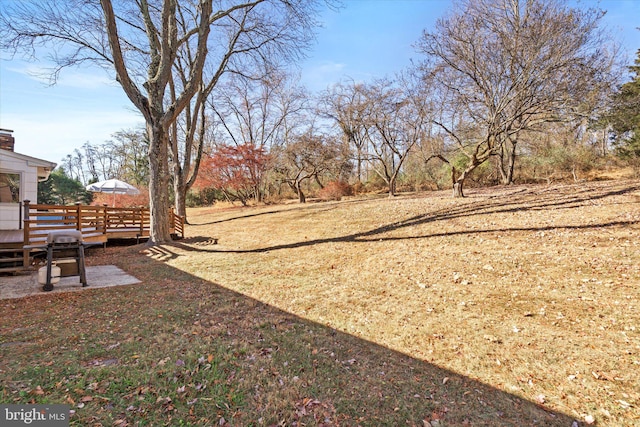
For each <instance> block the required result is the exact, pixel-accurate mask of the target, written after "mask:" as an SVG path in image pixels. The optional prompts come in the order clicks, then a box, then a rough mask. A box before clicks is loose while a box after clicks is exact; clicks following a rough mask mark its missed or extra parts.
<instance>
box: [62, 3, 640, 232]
mask: <svg viewBox="0 0 640 427" xmlns="http://www.w3.org/2000/svg"><path fill="white" fill-rule="evenodd" d="M206 3H210V2H206ZM231 3H233V2H230V5H231ZM261 3H262V1H256V2H255V3H254V2H249V3H238V4H237V5H235V6H233V5H232V6H230V8H229V9H228V10H226V12H224V13H223V12H220V13H222V15H216V14H215V13H213V15H211V16H212V18H211V22H212V23H214V24H215V23H219V24H221V25H220V27H215V25H214V27H212V28H213V30H215V31H217V30H219V29H220V28H227V30H228V31H227V32H225V33H224V34H225V36H224V37H225V38H224V40H226V41H227V45H224V46H219V49H218V50H216V55H217V56H215V58H217V59H216V60H214V61H211V62H207V61H204V63H203V62H202V61H203V59H202V58H201V57H200V56H199V52H201V51H200V50H199V49H198V46H197V45H196V43H195V41H197V40H194V41H193V42H191V43H190V44H185V45H184V46H183V47H184V49H182V48H180V49H177V50H176V51H175V52H174V56H173V57H172V58H170V59H166V58H163V57H162V55H161V52H160V50H158V46H152V48H151V49H140V50H139V52H150V54H151V56H152V60H151V61H150V62H149V61H147V60H143V61H141V62H144V63H148V66H149V67H152V68H153V67H158V66H161V65H162V64H164V62H162V61H165V60H167V61H169V60H170V61H173V62H171V64H172V65H171V72H170V73H169V74H167V75H162V76H163V78H167V79H168V80H167V82H170V84H169V83H167V87H166V88H167V90H166V92H164V94H163V95H162V99H163V101H162V103H163V105H164V107H162V108H160V106H159V105H160V104H158V103H159V102H160V98H157V99H155V98H154V99H153V100H152V101H153V102H154V103H155V104H154V105H158V107H157V108H158V111H159V112H161V113H162V114H164V116H162V117H160V116H158V117H150V116H149V117H147V116H145V117H146V127H145V129H141V130H128V131H121V132H119V133H117V134H116V135H114V138H113V140H112V141H108V142H105V143H103V144H97V145H95V144H89V143H87V144H85V145H84V146H83V147H81V148H79V149H77V150H76V151H75V152H74V153H73V154H70V155H69V156H67V158H66V159H65V160H64V161H63V168H64V170H65V172H66V174H67V175H68V176H69V177H71V178H73V179H77V180H79V181H81V182H82V183H89V182H91V181H95V180H100V179H105V178H111V177H117V178H121V179H124V180H127V181H129V182H132V183H134V184H137V185H149V186H150V187H152V188H151V192H150V194H151V196H152V197H151V200H152V202H153V200H156V199H157V200H160V199H162V200H164V199H163V198H164V197H167V198H168V199H169V200H170V201H171V203H174V204H175V206H176V208H177V210H178V212H181V213H182V214H185V213H186V210H185V208H186V205H187V204H192V205H196V204H207V203H212V202H214V201H215V200H230V201H239V202H240V203H243V204H246V203H248V202H250V201H264V200H269V199H275V198H282V197H290V196H294V197H296V198H297V199H298V200H299V201H300V202H304V201H305V200H307V198H308V197H309V196H310V195H312V196H314V195H320V194H323V191H324V194H327V193H330V192H329V191H328V190H325V189H326V188H327V186H329V187H330V188H331V189H332V190H331V192H333V193H335V191H336V189H341V190H340V191H344V192H351V191H385V192H387V193H388V194H389V195H390V196H393V195H394V194H396V192H397V191H402V190H424V189H443V188H452V189H453V194H454V196H456V197H462V196H464V189H465V187H468V186H469V185H493V184H504V185H508V184H512V183H514V182H532V181H550V180H555V179H567V178H569V179H576V180H577V179H581V177H584V176H585V173H586V172H588V171H589V170H590V169H592V168H596V167H598V166H600V165H602V164H604V163H606V162H613V161H628V162H630V163H631V164H636V165H637V164H638V163H640V162H638V160H637V159H638V158H640V149H639V148H638V147H639V146H640V143H638V127H639V124H638V123H639V120H640V119H639V118H638V115H637V111H638V102H639V101H638V97H639V93H640V89H638V88H639V86H638V84H639V83H638V82H639V80H640V77H639V75H640V52H639V58H638V60H637V61H636V65H635V66H632V67H630V71H631V72H632V74H633V78H632V80H631V81H630V82H627V83H624V84H621V83H622V81H623V77H622V71H623V68H622V67H621V66H620V64H619V59H620V57H619V52H618V48H617V46H616V45H615V42H614V40H613V39H612V38H611V37H610V36H609V35H608V34H607V33H606V31H605V29H603V28H602V26H601V20H602V16H603V14H604V12H603V11H601V10H599V9H596V8H580V9H578V8H573V7H570V6H568V5H567V4H566V3H565V2H563V1H560V0H528V1H520V0H459V1H456V2H454V6H453V9H452V10H451V11H450V13H448V14H447V15H446V16H444V17H442V18H440V19H439V20H438V21H437V23H436V25H435V27H434V28H433V29H430V30H425V31H424V32H423V34H422V36H421V37H420V39H419V40H417V41H416V45H415V47H416V49H417V51H418V53H419V54H420V58H419V61H417V62H416V63H415V64H414V65H412V66H411V67H410V68H408V69H406V70H403V71H401V72H399V73H398V74H397V75H395V76H390V77H386V78H382V79H374V80H371V81H354V80H348V79H346V80H343V81H341V82H338V83H336V84H333V85H331V86H330V87H328V88H327V89H326V90H324V91H322V92H321V93H317V94H311V93H309V92H308V91H307V90H306V89H305V88H304V87H301V86H300V85H299V84H298V83H297V82H298V79H297V77H296V75H295V74H294V73H291V72H288V71H287V70H288V68H287V64H288V63H289V62H290V61H291V60H292V59H295V57H296V55H297V52H299V49H298V48H295V47H294V45H296V43H299V46H301V47H304V46H306V43H308V41H309V39H308V38H307V37H306V36H304V35H303V34H302V32H303V31H304V29H305V28H310V26H311V25H312V22H311V18H310V17H311V16H313V13H314V10H313V9H314V7H315V5H317V3H313V2H312V3H309V4H308V6H307V7H305V8H303V9H300V10H302V11H303V12H300V13H299V14H297V15H295V16H292V15H290V14H291V13H292V11H293V9H291V8H290V6H291V5H289V4H288V3H286V2H283V3H280V2H278V1H275V0H274V1H272V2H271V4H272V5H274V7H275V6H276V5H278V7H280V6H282V8H281V9H278V8H277V7H276V8H275V9H271V10H270V9H265V10H263V11H260V12H259V13H258V9H257V6H258V5H260V4H261ZM163 4H164V3H163ZM109 5H110V2H108V1H103V9H104V13H106V16H107V22H110V19H111V17H110V16H109V15H110V14H111V13H113V14H115V15H118V14H122V15H123V16H124V15H126V13H128V12H127V11H123V10H109V7H105V6H109ZM186 7H187V6H182V5H179V6H178V9H179V10H177V12H180V11H182V12H184V11H185V10H186ZM182 8H185V10H182ZM163 10H165V9H163ZM143 12H144V13H145V14H147V15H149V16H150V14H151V11H150V10H143ZM204 13H205V12H204V11H202V10H197V11H196V12H194V13H193V16H194V17H196V18H197V17H201V16H202V14H204ZM206 13H210V12H206ZM211 13H212V12H211ZM172 14H174V15H172ZM271 14H272V15H271ZM305 14H306V15H305ZM179 15H180V14H179V13H176V10H169V9H166V10H165V15H163V16H164V17H165V18H166V17H167V16H174V17H176V22H177V23H178V27H179V28H177V29H175V30H176V31H177V32H178V33H180V34H185V35H195V34H196V33H198V31H201V32H202V31H204V29H203V27H202V26H198V25H203V24H202V22H199V21H197V20H196V21H194V22H187V21H185V20H184V19H183V20H182V21H181V20H180V19H179V18H178V16H179ZM143 16H146V15H143ZM267 16H270V18H269V19H268V20H265V19H266V18H267ZM226 18H230V19H229V21H228V22H227V21H224V19H226ZM287 19H289V21H287ZM217 20H221V21H217ZM115 22H116V21H113V22H112V23H113V24H114V25H115ZM123 22H124V21H123ZM223 22H226V24H225V25H228V27H224V25H222V23H223ZM292 22H296V25H298V26H297V27H291V26H290V25H292ZM189 25H191V27H189ZM145 26H147V27H145ZM145 28H146V30H145V31H147V32H150V31H154V30H156V29H155V28H152V26H151V21H148V22H143V23H141V25H140V26H139V27H136V28H135V29H136V30H138V29H145ZM278 28H279V29H280V30H282V28H287V31H290V33H285V32H277V31H276V30H277V29H278ZM231 29H234V31H235V32H234V31H231ZM253 31H255V33H253ZM272 31H276V32H275V34H278V35H279V37H282V38H280V39H269V38H268V36H267V35H268V34H271V33H270V32H272ZM109 34H111V33H109ZM158 34H159V35H158V39H157V40H156V41H157V42H159V43H160V42H162V40H163V38H162V37H165V36H166V34H164V33H162V34H160V33H158ZM251 34H253V35H255V38H252V37H253V36H251ZM204 36H205V34H204V33H202V34H200V36H199V37H204ZM285 36H286V37H285ZM122 37H126V36H122ZM261 37H265V38H264V39H261ZM135 40H136V41H138V40H137V39H135ZM150 40H154V39H152V38H151V39H150ZM198 40H199V39H198ZM260 40H262V41H260ZM178 41H181V40H178ZM261 43H264V44H261ZM270 43H273V44H270ZM113 44H114V40H111V45H112V50H113ZM265 46H270V47H269V48H266V47H265ZM114 52H115V53H116V54H117V53H118V52H117V51H114ZM156 53H157V54H158V55H159V56H153V55H154V54H156ZM106 58H107V59H108V60H111V59H114V60H117V61H116V62H117V63H116V65H117V66H119V65H118V64H120V62H119V61H120V60H121V59H123V58H119V57H118V56H117V55H116V56H115V57H113V58H112V57H111V56H110V55H107V56H106ZM154 58H155V59H154ZM139 59H140V58H139ZM154 61H159V62H157V63H156V62H154ZM63 65H65V64H61V66H63ZM116 68H117V67H116ZM117 69H118V68H117ZM118 70H119V72H118V76H119V78H120V81H121V82H122V81H125V83H126V79H125V77H126V75H125V74H124V70H122V69H118ZM141 70H147V71H148V69H146V68H143V69H141ZM153 70H155V71H156V72H158V73H159V72H160V68H153ZM145 72H146V71H145ZM194 72H196V73H201V75H200V77H199V78H198V79H197V80H198V85H197V87H195V88H194V87H193V84H192V83H193V76H194ZM143 74H144V73H142V72H140V75H141V76H142V75H143ZM146 75H150V74H148V73H147V74H146ZM158 75H160V74H158ZM129 77H131V78H132V79H133V77H132V76H129ZM136 78H138V77H136ZM140 79H141V80H140V81H137V80H136V81H131V82H129V83H130V85H129V87H128V88H125V91H126V93H127V94H128V95H129V97H130V98H135V100H137V99H138V98H137V97H139V96H140V94H139V93H138V92H136V90H135V88H134V87H133V86H132V85H134V83H135V84H140V83H144V82H143V81H144V78H142V77H140ZM129 83H128V84H129ZM151 84H156V81H155V80H154V81H153V82H146V83H144V84H143V86H144V85H147V86H144V87H145V88H146V90H147V91H150V92H148V94H149V96H151V95H153V96H156V95H154V94H152V93H151V89H153V88H152V86H148V85H151ZM150 88H151V89H150ZM185 93H187V94H189V98H188V100H187V99H185V96H187V95H185ZM158 96H159V95H158ZM149 99H150V98H149ZM135 102H138V101H135ZM135 102H134V104H135ZM145 102H147V101H144V102H143V101H140V104H139V105H138V104H136V105H137V106H138V107H139V109H140V108H141V109H142V110H141V111H143V113H144V112H145V111H146V110H145V108H147V107H146V105H147V104H145ZM149 114H150V113H149ZM149 114H148V115H149ZM171 114H172V115H171ZM160 124H161V125H162V126H160V127H162V129H155V128H154V126H155V125H160ZM154 129H155V130H154ZM153 132H156V133H155V134H154V133H153ZM163 132H164V133H163ZM612 155H616V156H617V157H615V158H614V157H613V156H612ZM165 158H166V169H164V168H165V165H164V163H163V161H164V160H163V159H165ZM158 174H160V175H158ZM169 184H171V185H169ZM337 197H339V195H338V196H337ZM163 203H164V202H163ZM160 234H162V233H160ZM160 240H161V239H160Z"/></svg>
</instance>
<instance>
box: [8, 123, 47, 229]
mask: <svg viewBox="0 0 640 427" xmlns="http://www.w3.org/2000/svg"><path fill="white" fill-rule="evenodd" d="M14 146H15V140H14V138H13V131H11V130H8V129H0V230H19V229H21V228H22V212H21V211H22V202H23V201H24V200H30V201H31V203H34V204H35V203H37V202H38V182H39V181H45V180H46V179H47V178H49V174H50V173H51V171H53V169H55V167H56V164H55V163H53V162H50V161H48V160H42V159H37V158H35V157H31V156H27V155H24V154H20V153H16V152H15V151H14Z"/></svg>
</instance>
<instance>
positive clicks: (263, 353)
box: [128, 259, 576, 427]
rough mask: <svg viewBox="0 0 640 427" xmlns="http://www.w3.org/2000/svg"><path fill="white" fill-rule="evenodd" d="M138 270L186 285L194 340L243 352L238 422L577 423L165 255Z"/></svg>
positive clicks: (182, 300)
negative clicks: (176, 264)
mask: <svg viewBox="0 0 640 427" xmlns="http://www.w3.org/2000/svg"><path fill="white" fill-rule="evenodd" d="M144 264H146V265H147V266H146V267H145V266H144ZM142 268H151V269H154V270H156V271H162V273H161V274H162V275H163V276H168V277H172V280H174V281H177V282H180V283H183V284H184V285H185V288H184V289H183V294H182V297H179V298H180V303H181V304H186V305H187V306H189V305H192V307H193V312H192V317H191V319H188V320H187V321H186V322H185V324H186V325H189V327H190V328H191V331H186V332H187V333H190V334H191V335H193V336H194V337H197V338H194V339H197V340H199V339H206V337H214V339H217V340H221V341H223V343H224V344H226V346H227V347H229V348H231V349H233V351H234V352H235V353H236V354H238V355H240V356H239V361H238V367H239V372H237V373H236V375H237V376H238V377H244V378H251V379H252V380H251V381H250V384H246V390H245V392H246V393H247V398H246V405H248V407H247V408H245V409H243V410H241V412H244V413H245V414H244V415H243V417H244V418H243V419H242V421H241V422H240V424H239V425H246V423H247V422H249V421H256V420H257V419H258V418H260V417H261V416H263V417H265V419H263V422H264V424H265V425H276V424H277V425H325V426H331V425H363V426H364V425H371V426H381V425H388V426H397V425H415V426H421V427H423V426H425V425H426V426H428V425H429V424H426V423H425V421H426V422H434V424H433V425H434V426H435V425H455V426H461V425H473V426H480V425H486V426H529V425H531V426H534V425H545V426H571V425H572V423H573V422H574V420H573V419H572V418H571V417H570V416H569V415H567V414H563V413H559V412H556V411H552V410H549V409H547V408H545V407H543V406H542V405H539V404H536V403H534V402H531V401H528V400H526V399H523V398H522V397H519V396H516V395H514V394H511V393H508V392H505V391H503V390H499V389H497V388H495V387H492V386H491V385H488V384H484V383H482V382H480V381H477V380H475V379H473V378H469V377H467V376H464V375H459V374H457V373H455V372H452V371H449V370H447V369H444V368H441V367H439V366H436V365H433V364H431V363H428V362H426V361H424V360H419V359H416V358H413V357H411V356H409V355H406V354H402V353H399V352H397V351H394V350H391V349H389V348H386V347H384V346H381V345H379V344H377V343H375V342H371V341H367V340H363V339H361V338H358V337H356V336H353V335H350V334H347V333H344V332H341V331H338V330H335V329H333V328H331V327H328V326H326V325H323V324H320V323H317V322H314V321H310V320H307V319H304V318H301V317H298V316H297V315H293V314H291V313H288V312H285V311H282V310H281V309H278V308H276V307H273V306H270V305H268V304H265V303H262V302H260V301H258V300H255V299H253V298H250V297H248V296H246V295H243V294H240V293H237V292H235V291H232V290H229V289H227V288H225V287H224V286H222V285H220V284H216V283H211V282H208V281H205V280H203V279H201V278H198V277H195V276H193V275H191V274H189V273H187V272H184V271H181V270H176V269H174V268H172V267H170V266H168V265H166V264H164V263H161V262H156V261H153V260H149V259H147V260H145V261H144V262H142V263H137V264H136V265H135V266H130V267H128V269H129V270H130V272H131V273H132V274H134V275H135V274H136V273H142V271H141V270H140V269H142ZM171 291H175V292H178V293H180V289H175V290H171ZM196 304H197V308H196ZM249 371H251V372H249ZM260 408H263V411H262V412H261V409H260ZM275 414H278V415H275ZM296 423H298V424H296ZM438 423H439V424H438ZM573 425H576V424H573Z"/></svg>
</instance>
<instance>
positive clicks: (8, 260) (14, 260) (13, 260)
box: [0, 256, 24, 264]
mask: <svg viewBox="0 0 640 427" xmlns="http://www.w3.org/2000/svg"><path fill="white" fill-rule="evenodd" d="M22 260H24V257H22V256H19V257H12V258H5V257H0V264H6V263H7V262H16V261H20V262H22Z"/></svg>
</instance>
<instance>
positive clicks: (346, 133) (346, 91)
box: [319, 81, 368, 182]
mask: <svg viewBox="0 0 640 427" xmlns="http://www.w3.org/2000/svg"><path fill="white" fill-rule="evenodd" d="M366 98H367V97H366V95H365V90H364V85H363V84H362V83H356V82H355V81H348V82H344V83H338V84H336V85H334V86H332V87H330V88H329V89H327V90H326V91H325V92H324V93H323V94H322V95H321V97H320V108H319V110H320V114H321V115H323V116H325V117H328V118H329V119H331V120H333V121H334V122H335V124H336V125H337V126H338V128H339V129H340V131H341V132H342V135H343V137H344V139H345V141H346V143H347V144H348V145H349V146H352V147H353V149H354V150H355V161H356V174H357V180H358V182H362V180H363V171H362V165H363V163H364V162H365V161H366V159H367V147H368V142H367V141H368V140H367V132H366V124H365V113H366V110H367V105H368V102H367V99H366Z"/></svg>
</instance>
